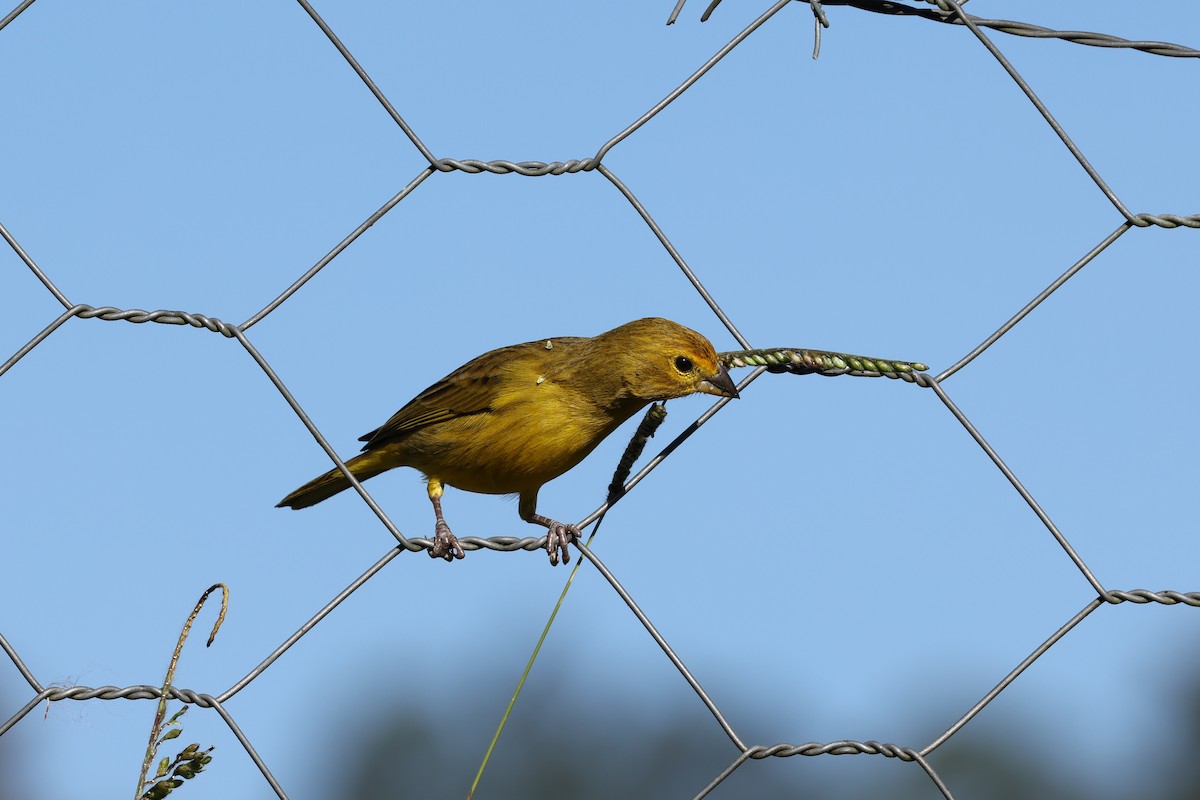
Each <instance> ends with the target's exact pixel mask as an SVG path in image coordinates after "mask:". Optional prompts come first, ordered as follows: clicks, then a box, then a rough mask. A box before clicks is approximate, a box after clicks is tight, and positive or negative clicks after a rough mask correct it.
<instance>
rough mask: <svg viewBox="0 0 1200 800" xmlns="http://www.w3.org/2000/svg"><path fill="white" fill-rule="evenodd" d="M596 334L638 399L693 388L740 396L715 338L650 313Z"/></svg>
mask: <svg viewBox="0 0 1200 800" xmlns="http://www.w3.org/2000/svg"><path fill="white" fill-rule="evenodd" d="M596 338H597V339H603V340H604V344H605V346H606V347H608V348H611V349H612V350H613V351H614V355H615V356H616V358H617V359H619V360H620V361H621V363H623V364H624V368H623V370H622V372H623V378H624V381H625V385H626V387H627V389H628V390H629V392H630V393H631V394H633V395H634V396H635V397H638V398H639V399H642V400H647V401H650V400H669V399H671V398H673V397H683V396H684V395H687V394H692V393H693V392H705V393H706V394H714V395H717V396H718V397H737V396H738V391H737V387H736V386H734V383H733V379H732V378H730V377H729V372H728V371H727V370H726V369H725V367H724V365H722V364H721V362H720V361H719V360H718V359H717V351H716V350H715V349H714V348H713V346H712V342H710V341H709V340H708V339H706V338H704V337H703V336H701V335H700V334H698V333H696V332H695V331H694V330H692V329H691V328H685V327H684V326H682V325H680V324H679V323H677V322H672V321H671V320H669V319H660V318H658V317H649V318H646V319H639V320H634V321H633V322H628V323H626V324H624V325H622V326H620V327H619V328H614V329H613V330H611V331H608V332H607V333H602V334H600V336H598V337H596Z"/></svg>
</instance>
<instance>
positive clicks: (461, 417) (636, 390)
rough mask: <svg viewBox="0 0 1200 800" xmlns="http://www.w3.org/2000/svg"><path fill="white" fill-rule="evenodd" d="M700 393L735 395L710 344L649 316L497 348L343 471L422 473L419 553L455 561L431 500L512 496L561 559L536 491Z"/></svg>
mask: <svg viewBox="0 0 1200 800" xmlns="http://www.w3.org/2000/svg"><path fill="white" fill-rule="evenodd" d="M693 392H706V393H708V394H713V395H718V396H721V397H737V396H738V392H737V387H735V386H734V384H733V380H732V379H731V378H730V377H729V373H728V372H727V371H726V369H725V367H724V366H722V365H721V363H720V362H719V361H718V360H717V354H716V351H715V350H714V349H713V346H712V343H711V342H709V341H708V339H706V338H704V337H703V336H701V335H700V334H698V333H696V332H695V331H693V330H691V329H690V328H685V327H684V326H682V325H680V324H678V323H676V322H671V321H670V320H666V319H658V318H648V319H639V320H635V321H633V322H629V323H626V324H624V325H621V326H620V327H618V328H613V329H612V330H611V331H608V332H606V333H602V334H600V335H599V336H593V337H591V338H582V337H577V336H565V337H561V338H555V339H542V340H540V341H536V342H527V343H525V344H516V345H512V346H510V347H501V348H500V349H498V350H492V351H491V352H488V353H484V354H483V355H481V356H479V357H478V358H475V359H473V360H471V361H468V362H467V363H466V364H464V365H463V366H461V367H459V368H458V369H456V370H455V371H454V372H451V373H450V374H449V375H447V376H446V377H445V378H443V379H441V380H440V381H438V382H437V383H435V384H433V385H432V386H430V387H429V388H428V389H426V390H425V391H423V392H421V393H420V394H419V395H417V396H416V397H415V398H413V399H412V400H411V401H409V403H408V404H407V405H406V406H404V408H402V409H400V410H399V411H397V412H396V413H395V414H394V415H392V418H391V419H389V420H388V421H387V422H385V423H384V424H383V426H382V427H379V428H376V429H375V430H373V431H371V432H370V433H368V434H366V435H364V436H362V437H360V438H359V441H361V442H366V444H365V445H363V448H362V449H363V451H364V452H363V453H362V454H361V455H358V456H355V457H354V458H352V459H350V460H349V461H347V462H346V466H347V467H348V468H349V469H350V471H351V472H352V473H354V477H355V478H357V479H358V480H360V481H365V480H366V479H367V478H371V477H374V476H376V475H378V474H379V473H381V472H386V471H387V470H389V469H392V468H394V467H414V468H416V469H418V470H420V471H421V472H422V473H424V475H425V479H426V481H427V482H428V491H429V499H430V500H431V501H432V502H433V513H434V515H435V517H436V518H437V523H436V525H435V528H434V546H433V547H432V548H431V549H430V551H429V555H431V556H433V557H434V558H445V559H446V560H447V561H450V560H452V559H454V558H462V557H463V556H464V553H463V550H462V547H461V546H460V545H459V543H458V539H457V538H455V536H454V534H453V533H451V531H450V526H449V525H447V524H446V520H445V519H444V518H443V517H442V490H443V487H444V486H454V487H457V488H459V489H465V490H466V491H468V492H481V493H484V494H513V493H516V494H518V495H520V502H519V504H518V507H517V510H518V513H519V514H520V515H521V519H523V520H525V521H526V522H530V523H534V524H537V525H541V526H543V527H545V528H546V529H547V531H548V536H547V537H546V550H547V552H548V553H549V554H550V563H551V564H557V563H558V555H559V551H561V552H562V559H563V562H564V563H566V562H568V561H569V560H570V554H569V552H568V549H567V546H568V544H569V543H570V541H571V539H572V538H574V537H577V536H579V529H578V528H577V527H576V526H574V525H564V524H562V523H561V522H556V521H554V520H552V519H549V518H547V517H543V516H542V515H540V514H538V513H537V495H538V490H539V489H540V488H542V484H544V483H546V482H547V481H550V480H553V479H554V478H557V477H558V476H559V475H562V474H563V473H564V472H566V471H567V470H569V469H571V467H574V466H575V465H576V464H578V463H579V462H580V461H582V460H583V459H584V457H585V456H587V454H588V453H590V452H592V450H594V449H595V448H596V445H598V444H600V442H601V441H602V440H603V439H604V438H605V437H606V436H608V435H609V434H610V433H612V432H613V431H614V430H616V429H617V428H618V427H619V426H620V425H621V423H623V422H625V421H626V420H627V419H629V418H630V417H631V416H633V415H634V414H636V413H637V412H638V411H640V410H641V409H643V408H645V407H646V405H647V404H649V403H651V402H653V401H656V400H668V399H670V398H673V397H682V396H684V395H688V394H692V393H693ZM349 487H350V481H349V480H347V479H346V476H344V475H343V474H342V473H341V471H340V470H338V469H331V470H330V471H329V472H326V473H325V474H324V475H321V476H320V477H317V478H314V479H313V480H311V481H309V482H308V483H306V484H304V485H303V486H301V487H300V488H299V489H296V490H295V491H294V492H292V493H291V494H289V495H288V496H287V497H285V498H283V500H281V501H280V502H279V505H278V506H277V508H282V507H285V506H287V507H291V508H308V507H309V506H311V505H315V504H317V503H320V502H321V501H322V500H326V499H328V498H330V497H332V496H333V495H335V494H337V493H338V492H341V491H343V490H345V489H348V488H349Z"/></svg>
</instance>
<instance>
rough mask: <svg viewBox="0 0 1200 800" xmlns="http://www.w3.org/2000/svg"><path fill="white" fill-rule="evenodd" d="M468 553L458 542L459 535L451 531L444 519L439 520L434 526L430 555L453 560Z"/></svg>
mask: <svg viewBox="0 0 1200 800" xmlns="http://www.w3.org/2000/svg"><path fill="white" fill-rule="evenodd" d="M466 555H467V554H466V553H464V552H463V549H462V545H461V544H459V543H458V537H457V536H455V535H454V534H453V533H452V532H451V531H450V526H449V525H447V524H446V522H445V521H444V520H438V522H437V525H435V526H434V528H433V547H431V548H429V557H430V558H444V559H446V560H447V561H453V560H454V559H456V558H464V557H465V556H466Z"/></svg>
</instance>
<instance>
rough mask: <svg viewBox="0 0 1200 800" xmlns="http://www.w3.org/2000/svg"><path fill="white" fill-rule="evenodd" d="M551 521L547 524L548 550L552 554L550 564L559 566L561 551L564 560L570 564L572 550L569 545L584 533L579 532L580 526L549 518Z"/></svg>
mask: <svg viewBox="0 0 1200 800" xmlns="http://www.w3.org/2000/svg"><path fill="white" fill-rule="evenodd" d="M549 523H550V524H549V525H547V526H546V552H547V553H549V554H550V565H551V566H558V555H559V553H562V562H563V563H564V564H570V563H571V551H570V549H569V546H570V544H571V542H572V541H574V540H575V539H578V538H579V537H580V536H581V535H582V534H581V533H580V532H579V528H577V527H576V526H574V525H564V524H562V523H561V522H555V521H554V520H549Z"/></svg>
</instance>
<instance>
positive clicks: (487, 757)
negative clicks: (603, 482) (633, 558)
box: [467, 517, 604, 800]
mask: <svg viewBox="0 0 1200 800" xmlns="http://www.w3.org/2000/svg"><path fill="white" fill-rule="evenodd" d="M603 521H604V517H601V518H600V519H598V520H596V526H595V527H594V528H592V533H591V535H590V536H588V539H587V542H586V543H585V544H587V545H588V546H591V544H592V539H595V538H596V532H597V531H598V530H600V523H601V522H603ZM584 561H585V559H582V558H580V559H577V560H576V561H575V566H574V567H573V568H572V569H571V574H570V575H568V576H567V582H566V583H565V584H564V585H563V588H562V592H560V593H559V595H558V602H557V603H555V604H554V609H553V610H552V611H551V612H550V618H549V619H547V620H546V626H545V627H544V628H542V635H541V636H539V637H538V640H537V644H536V645H534V647H533V652H532V653H530V654H529V662H528V663H527V664H526V665H525V671H524V672H522V673H521V679H520V680H519V681H517V688H516V689H514V690H513V693H512V698H511V699H510V700H509V701H508V705H507V706H506V707H505V709H504V714H503V715H502V716H501V717H500V724H499V725H497V726H496V733H495V734H494V735H493V736H492V741H491V742H489V743H488V746H487V751H486V752H485V753H484V754H483V762H482V763H480V765H479V771H478V772H476V773H475V780H474V781H472V782H471V789H470V790H469V791H468V792H467V800H471V796H472V795H474V794H475V789H476V788H477V787H478V786H479V781H480V780H481V779H482V778H483V771H484V770H485V769H487V765H488V760H490V759H491V757H492V751H493V750H495V749H496V743H497V742H499V741H500V734H501V732H503V731H504V726H505V725H506V724H508V716H509V714H511V713H512V710H513V706H515V705H516V704H517V697H518V696H519V695H520V694H521V688H522V687H523V686H524V685H525V679H526V678H528V677H529V673H530V671H531V670H532V669H533V662H534V661H537V657H538V653H540V652H541V651H542V645H543V644H544V643H545V641H546V636H547V635H549V633H550V626H551V625H553V624H554V620H555V618H556V617H557V616H558V610H559V609H560V608H562V604H563V600H565V599H566V598H567V590H569V589H570V588H571V582H572V581H574V580H575V576H576V575H577V574H578V573H579V568H580V567H581V566H583V563H584Z"/></svg>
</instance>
